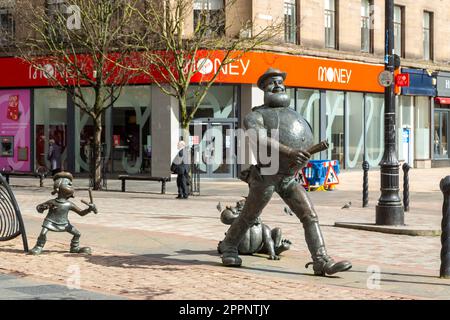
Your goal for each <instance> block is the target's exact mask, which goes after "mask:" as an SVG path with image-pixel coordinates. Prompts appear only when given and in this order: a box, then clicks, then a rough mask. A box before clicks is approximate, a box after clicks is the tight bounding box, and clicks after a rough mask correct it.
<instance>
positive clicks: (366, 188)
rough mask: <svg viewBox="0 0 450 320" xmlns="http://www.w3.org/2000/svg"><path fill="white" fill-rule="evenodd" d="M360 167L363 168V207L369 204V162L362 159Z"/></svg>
mask: <svg viewBox="0 0 450 320" xmlns="http://www.w3.org/2000/svg"><path fill="white" fill-rule="evenodd" d="M362 168H363V170H364V176H363V205H362V206H363V208H365V207H367V206H368V205H369V162H367V161H363V164H362Z"/></svg>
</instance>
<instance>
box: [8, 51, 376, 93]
mask: <svg viewBox="0 0 450 320" xmlns="http://www.w3.org/2000/svg"><path fill="white" fill-rule="evenodd" d="M223 58H224V52H222V51H207V50H202V51H199V52H198V53H197V57H196V59H194V63H195V66H193V69H194V71H195V72H194V74H193V77H192V78H191V82H193V83H198V82H204V81H208V80H209V79H212V78H213V76H214V74H215V72H216V71H217V70H218V67H219V65H220V62H221V60H222V59H223ZM114 59H115V56H114V55H111V60H112V61H113V60H114ZM170 59H171V57H170V56H169V57H167V59H166V60H167V61H170ZM41 60H42V61H40V65H42V69H43V70H45V71H41V70H37V69H35V68H33V67H32V66H30V65H29V64H28V63H26V62H24V61H22V60H21V59H19V58H0V70H2V74H3V75H4V76H2V77H0V87H4V88H5V87H51V86H53V85H52V81H51V79H49V78H51V77H50V76H49V75H52V76H54V77H55V78H57V79H58V80H61V79H63V80H64V81H63V83H66V84H67V85H73V84H74V83H76V82H77V79H75V76H74V75H73V74H74V73H73V71H71V70H64V69H63V68H62V67H61V66H60V67H58V61H57V60H56V59H52V58H51V57H48V58H42V59H41ZM73 60H74V61H76V63H77V64H78V65H80V67H81V68H82V70H83V72H84V73H86V74H88V75H90V78H91V79H90V80H93V79H94V78H95V77H96V75H95V73H94V72H93V70H92V66H93V62H92V59H91V58H89V57H88V56H83V55H79V56H77V57H73ZM143 60H145V57H142V56H141V55H140V53H134V54H131V55H130V56H129V57H128V59H127V64H130V65H132V66H133V65H136V64H139V63H140V62H141V61H143ZM187 67H189V66H187ZM269 67H273V68H277V69H280V70H283V71H285V72H286V73H287V75H288V76H287V78H286V85H287V86H292V87H304V88H320V89H335V90H348V91H362V92H379V93H382V92H384V87H382V86H381V85H379V84H378V81H377V79H378V74H379V73H380V72H381V71H382V70H383V68H384V67H383V66H382V65H373V64H365V63H355V62H348V61H340V60H333V59H323V58H313V57H304V56H295V55H286V54H278V53H271V52H248V53H245V54H241V55H239V54H238V55H237V56H236V60H235V61H234V62H232V63H229V64H227V65H225V66H224V67H223V68H222V69H221V71H220V72H219V74H218V76H217V78H216V79H215V80H216V82H218V83H247V84H255V83H256V81H257V80H258V78H259V76H260V75H261V74H263V73H264V72H265V71H266V70H267V69H268V68H269ZM149 68H150V67H149ZM299 70H300V71H299ZM133 72H135V71H130V72H129V74H127V73H125V74H124V75H121V73H123V72H120V71H119V68H118V67H117V66H115V65H114V63H113V62H110V63H109V64H107V65H106V66H105V70H104V73H105V75H106V74H108V77H107V79H106V82H107V83H112V82H114V81H117V79H118V78H119V79H122V78H127V79H124V80H128V82H130V83H134V84H150V83H151V82H152V81H151V79H150V77H148V76H146V75H144V74H142V73H138V72H135V74H133ZM150 72H151V73H152V74H153V76H154V77H155V78H157V79H158V80H162V79H161V78H162V76H161V74H162V70H157V68H155V70H153V69H152V68H150ZM82 84H83V85H89V83H88V81H82Z"/></svg>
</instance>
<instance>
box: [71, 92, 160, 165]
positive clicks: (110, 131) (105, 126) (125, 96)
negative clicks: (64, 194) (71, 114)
mask: <svg viewBox="0 0 450 320" xmlns="http://www.w3.org/2000/svg"><path fill="white" fill-rule="evenodd" d="M83 90H84V95H85V99H86V100H87V101H88V103H93V99H94V95H93V91H92V89H90V88H89V89H87V88H86V89H83ZM75 126H76V137H75V138H76V143H75V145H79V146H80V147H79V148H77V149H76V150H75V156H76V162H75V166H76V171H77V172H80V171H88V170H89V167H90V161H91V159H90V150H91V147H92V144H93V142H94V141H93V137H94V126H93V120H92V118H90V117H89V116H88V115H87V114H85V113H84V112H82V111H80V110H79V109H78V108H76V109H75ZM101 139H102V143H103V157H104V159H103V161H104V163H103V165H104V166H105V168H106V169H105V171H108V172H126V173H129V174H134V173H142V172H145V173H150V170H151V166H150V164H151V150H152V139H151V90H150V86H125V87H123V88H122V92H121V94H120V96H119V98H118V99H117V100H116V101H115V102H114V105H113V106H112V108H109V109H107V110H106V112H105V113H104V114H103V117H102V137H101Z"/></svg>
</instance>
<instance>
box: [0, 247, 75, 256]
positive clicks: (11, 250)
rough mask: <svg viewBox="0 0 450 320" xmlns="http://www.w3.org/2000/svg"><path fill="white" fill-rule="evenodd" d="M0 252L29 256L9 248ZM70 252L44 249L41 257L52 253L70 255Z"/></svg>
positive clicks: (0, 249) (1, 249) (21, 251)
mask: <svg viewBox="0 0 450 320" xmlns="http://www.w3.org/2000/svg"><path fill="white" fill-rule="evenodd" d="M0 252H7V253H17V254H19V253H22V254H23V255H28V254H29V253H27V252H24V251H23V250H20V249H9V248H1V247H0ZM68 252H69V250H47V249H44V250H43V251H42V253H41V254H40V255H46V254H50V253H68Z"/></svg>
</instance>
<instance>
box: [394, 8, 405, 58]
mask: <svg viewBox="0 0 450 320" xmlns="http://www.w3.org/2000/svg"><path fill="white" fill-rule="evenodd" d="M404 35H405V8H404V7H401V6H394V51H395V54H396V55H398V56H400V57H402V58H404V57H405V40H404V39H405V37H404Z"/></svg>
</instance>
